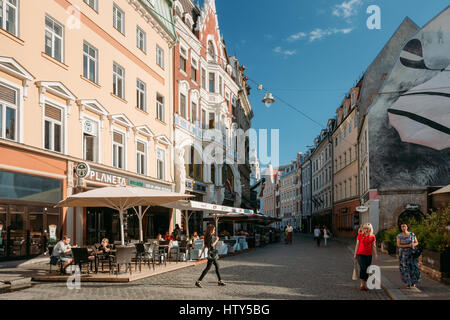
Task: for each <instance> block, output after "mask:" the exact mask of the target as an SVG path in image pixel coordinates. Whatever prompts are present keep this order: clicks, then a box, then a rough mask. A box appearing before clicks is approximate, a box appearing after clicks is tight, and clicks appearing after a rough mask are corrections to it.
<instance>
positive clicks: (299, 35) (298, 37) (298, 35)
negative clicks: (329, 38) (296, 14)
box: [287, 32, 307, 42]
mask: <svg viewBox="0 0 450 320" xmlns="http://www.w3.org/2000/svg"><path fill="white" fill-rule="evenodd" d="M306 36H307V34H306V33H304V32H299V33H296V34H293V35H291V36H290V37H289V38H288V39H287V41H289V42H294V41H297V40H301V39H304V38H305V37H306Z"/></svg>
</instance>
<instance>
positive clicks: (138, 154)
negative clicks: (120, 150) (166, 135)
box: [136, 139, 148, 176]
mask: <svg viewBox="0 0 450 320" xmlns="http://www.w3.org/2000/svg"><path fill="white" fill-rule="evenodd" d="M138 143H142V144H143V145H144V152H141V151H139V150H138V148H137V145H138ZM147 148H148V144H147V142H145V141H144V140H141V139H136V172H137V173H138V174H141V175H144V176H146V175H147V172H148V165H147V162H148V151H147ZM141 156H144V160H143V161H142V163H141ZM139 164H140V165H141V166H143V169H144V170H143V172H141V170H139V169H140V168H139Z"/></svg>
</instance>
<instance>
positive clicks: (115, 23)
mask: <svg viewBox="0 0 450 320" xmlns="http://www.w3.org/2000/svg"><path fill="white" fill-rule="evenodd" d="M117 13H120V14H121V19H120V20H121V21H120V24H121V28H120V29H119V27H118V15H117ZM113 27H114V29H116V30H117V31H119V32H120V33H122V34H125V12H124V11H123V10H122V9H120V7H119V6H118V5H117V4H115V3H113Z"/></svg>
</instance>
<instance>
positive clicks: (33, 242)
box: [28, 213, 44, 255]
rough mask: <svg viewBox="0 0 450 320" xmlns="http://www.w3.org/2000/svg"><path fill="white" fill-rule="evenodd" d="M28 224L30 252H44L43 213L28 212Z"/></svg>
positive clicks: (33, 253)
mask: <svg viewBox="0 0 450 320" xmlns="http://www.w3.org/2000/svg"><path fill="white" fill-rule="evenodd" d="M28 220H29V226H30V254H31V255H38V254H42V253H44V215H43V214H42V213H30V214H29V215H28Z"/></svg>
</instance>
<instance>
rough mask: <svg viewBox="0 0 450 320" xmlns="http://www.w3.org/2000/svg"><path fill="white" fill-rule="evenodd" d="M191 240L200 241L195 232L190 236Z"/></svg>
mask: <svg viewBox="0 0 450 320" xmlns="http://www.w3.org/2000/svg"><path fill="white" fill-rule="evenodd" d="M192 240H193V241H195V240H200V237H199V236H198V233H197V231H195V232H194V234H193V235H192Z"/></svg>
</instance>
